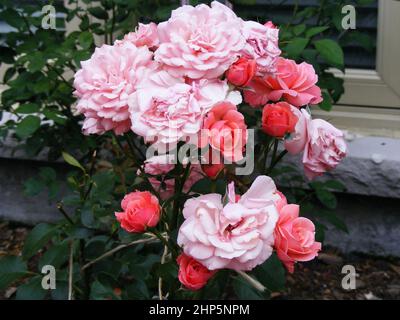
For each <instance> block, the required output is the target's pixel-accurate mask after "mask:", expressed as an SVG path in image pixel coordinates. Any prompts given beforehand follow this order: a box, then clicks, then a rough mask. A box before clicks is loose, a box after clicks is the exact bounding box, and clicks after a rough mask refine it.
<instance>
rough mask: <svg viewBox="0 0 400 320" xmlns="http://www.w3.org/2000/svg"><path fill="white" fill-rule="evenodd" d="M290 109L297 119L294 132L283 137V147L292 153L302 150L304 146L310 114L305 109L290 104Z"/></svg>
mask: <svg viewBox="0 0 400 320" xmlns="http://www.w3.org/2000/svg"><path fill="white" fill-rule="evenodd" d="M292 111H293V113H294V114H295V115H296V117H297V118H298V119H299V120H298V121H297V123H296V126H295V128H294V132H292V133H291V134H290V136H289V137H288V138H285V149H286V150H287V151H288V152H289V153H290V154H293V155H294V154H298V153H300V152H302V151H303V150H304V148H305V146H306V143H307V141H308V127H309V125H310V122H311V116H310V114H309V113H308V111H307V110H306V109H301V110H299V109H297V108H295V107H293V106H292Z"/></svg>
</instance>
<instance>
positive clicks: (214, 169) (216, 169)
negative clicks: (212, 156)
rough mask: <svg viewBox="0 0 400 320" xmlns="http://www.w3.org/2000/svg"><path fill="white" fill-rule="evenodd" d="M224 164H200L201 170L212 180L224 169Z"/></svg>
mask: <svg viewBox="0 0 400 320" xmlns="http://www.w3.org/2000/svg"><path fill="white" fill-rule="evenodd" d="M224 168H225V166H224V164H223V163H220V164H202V165H201V170H203V172H204V173H205V174H206V176H207V177H209V178H210V179H212V180H214V179H216V178H217V177H218V175H219V173H220V172H221V171H222V170H224Z"/></svg>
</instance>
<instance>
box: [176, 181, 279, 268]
mask: <svg viewBox="0 0 400 320" xmlns="http://www.w3.org/2000/svg"><path fill="white" fill-rule="evenodd" d="M228 195H229V196H228V199H229V202H228V203H227V204H226V205H225V206H223V204H222V199H221V195H219V194H215V193H212V194H207V195H202V196H200V197H197V198H191V199H189V200H187V201H186V203H185V206H184V209H183V216H184V217H185V221H184V222H183V224H182V225H181V227H180V229H179V233H178V245H179V246H181V247H182V248H183V251H184V252H185V254H187V255H189V256H191V257H193V258H194V259H196V260H197V261H199V262H200V263H201V264H202V265H204V266H205V267H206V268H207V269H209V270H216V269H222V268H228V269H234V270H251V269H253V268H254V267H255V266H257V265H259V264H262V263H263V262H264V261H265V260H267V259H268V258H269V257H270V255H271V254H272V246H273V243H274V237H273V232H274V228H275V224H276V221H277V220H278V211H277V208H276V206H275V202H276V201H278V200H279V198H280V197H279V195H278V194H277V193H276V187H275V184H274V182H273V180H272V179H271V178H270V177H267V176H259V177H257V178H256V180H255V181H254V182H253V184H252V186H251V187H250V189H249V190H248V191H247V192H246V193H245V194H243V195H242V197H240V199H237V197H236V196H235V195H234V190H230V192H229V193H228Z"/></svg>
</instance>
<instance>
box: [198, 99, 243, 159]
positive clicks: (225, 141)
mask: <svg viewBox="0 0 400 320" xmlns="http://www.w3.org/2000/svg"><path fill="white" fill-rule="evenodd" d="M201 134H202V137H201V139H202V141H201V144H202V145H204V139H205V137H207V140H208V142H209V143H210V145H211V147H212V148H213V149H215V150H218V151H220V152H221V153H222V155H223V156H224V158H226V159H228V160H232V161H239V160H241V159H243V149H244V146H245V145H246V140H247V126H246V123H245V122H244V116H243V115H242V114H241V113H240V112H239V111H238V110H237V107H236V106H235V105H234V104H232V103H231V102H229V101H223V102H219V103H217V104H215V105H214V106H213V108H212V109H211V110H210V111H209V112H208V113H207V115H206V117H205V118H204V122H203V127H202V132H201Z"/></svg>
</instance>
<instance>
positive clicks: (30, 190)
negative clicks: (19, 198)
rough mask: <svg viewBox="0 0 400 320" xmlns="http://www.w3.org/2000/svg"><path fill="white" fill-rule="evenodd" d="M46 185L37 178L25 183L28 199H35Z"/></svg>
mask: <svg viewBox="0 0 400 320" xmlns="http://www.w3.org/2000/svg"><path fill="white" fill-rule="evenodd" d="M44 187H45V185H44V183H43V181H41V180H38V179H35V178H29V179H28V180H26V181H25V182H24V193H25V194H26V195H27V196H28V197H33V196H36V195H38V194H39V193H40V192H42V190H43V189H44Z"/></svg>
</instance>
